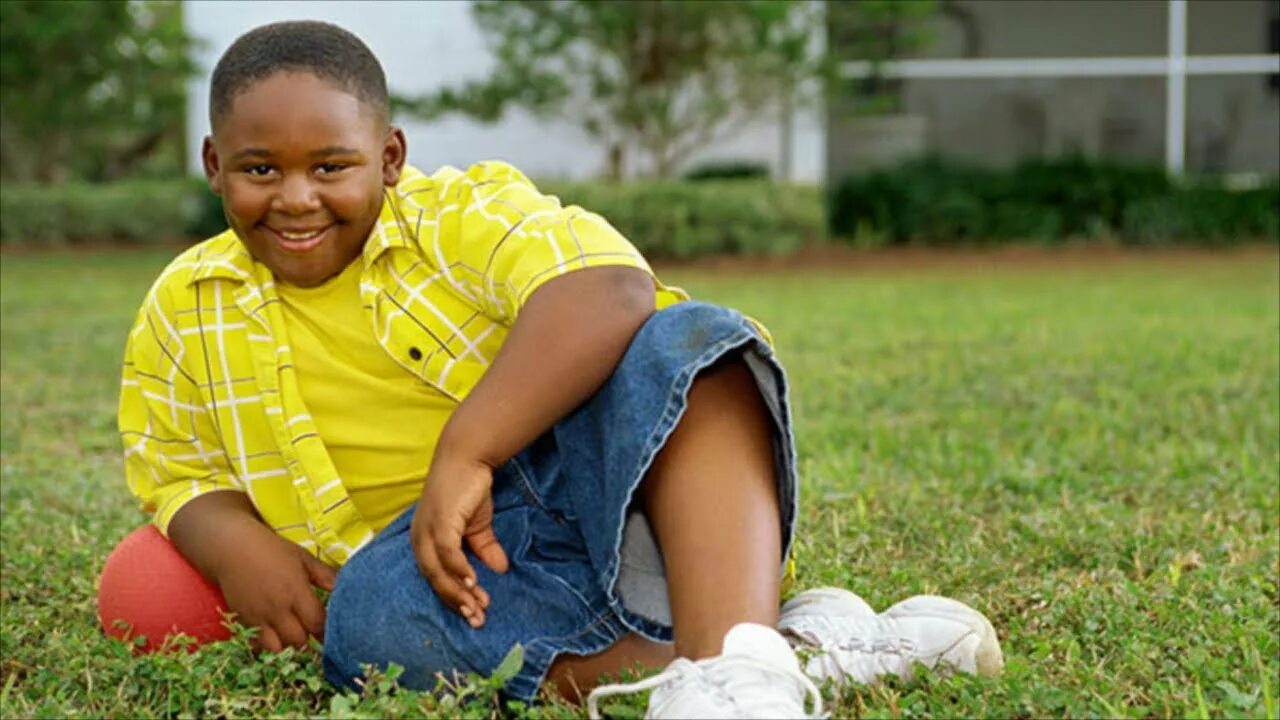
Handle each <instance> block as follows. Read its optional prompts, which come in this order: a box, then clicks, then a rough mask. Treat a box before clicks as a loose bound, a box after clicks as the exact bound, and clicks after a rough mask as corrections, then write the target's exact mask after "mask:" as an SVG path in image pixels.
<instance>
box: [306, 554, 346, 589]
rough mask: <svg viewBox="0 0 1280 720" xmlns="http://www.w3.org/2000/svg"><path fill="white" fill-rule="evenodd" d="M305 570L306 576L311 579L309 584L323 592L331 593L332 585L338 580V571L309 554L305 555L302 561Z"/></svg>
mask: <svg viewBox="0 0 1280 720" xmlns="http://www.w3.org/2000/svg"><path fill="white" fill-rule="evenodd" d="M302 562H303V564H304V565H306V568H307V576H308V577H309V578H310V579H311V584H313V585H315V586H316V587H319V588H323V589H325V590H329V591H332V590H333V586H334V583H336V582H337V580H338V571H337V570H334V569H333V568H331V567H329V566H328V565H326V564H324V563H323V562H321V561H320V560H319V559H318V558H316V557H315V556H314V555H312V554H311V553H307V555H306V559H305V560H303V561H302Z"/></svg>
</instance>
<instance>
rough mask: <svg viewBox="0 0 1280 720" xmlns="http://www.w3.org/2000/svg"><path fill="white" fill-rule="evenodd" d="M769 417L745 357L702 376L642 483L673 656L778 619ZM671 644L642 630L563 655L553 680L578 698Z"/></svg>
mask: <svg viewBox="0 0 1280 720" xmlns="http://www.w3.org/2000/svg"><path fill="white" fill-rule="evenodd" d="M771 423H772V421H771V420H770V418H769V415H768V410H767V409H766V408H765V406H764V402H763V401H762V400H761V398H760V391H759V389H758V388H757V386H756V382H755V379H754V378H753V377H752V376H751V372H750V370H748V369H747V366H746V364H745V363H744V362H743V361H742V360H741V359H733V360H731V361H727V362H723V363H720V364H718V365H716V366H714V367H712V368H710V369H708V370H707V371H705V372H704V373H703V374H701V375H699V376H698V378H697V379H696V380H695V382H694V384H693V388H692V389H691V390H690V393H689V407H688V409H687V410H686V412H685V415H684V417H683V419H681V421H680V424H679V425H678V426H677V427H676V429H675V432H673V433H672V435H671V437H670V439H669V440H668V441H667V444H666V446H665V447H664V448H663V450H662V451H661V452H660V453H658V456H657V458H655V460H654V463H653V466H652V467H651V468H650V470H649V474H648V476H647V477H646V478H645V481H644V483H643V484H642V485H641V499H642V500H643V502H644V504H645V511H646V514H647V515H648V520H649V525H650V526H651V527H652V528H653V532H654V534H655V536H656V538H657V541H658V545H659V547H661V548H662V555H663V560H664V563H665V569H666V575H667V586H668V595H669V599H670V603H671V615H672V620H673V623H674V629H675V640H676V642H675V648H674V655H675V656H683V657H688V658H693V659H697V658H702V657H709V656H712V655H718V654H720V650H721V644H722V642H723V640H724V636H725V634H726V633H727V632H728V631H729V629H730V628H731V627H733V626H734V625H736V624H737V623H740V622H757V623H760V624H762V625H768V626H770V627H772V626H774V625H776V624H777V621H778V583H779V577H778V571H779V568H780V567H781V565H782V530H781V528H780V526H779V525H780V524H779V513H778V491H777V481H776V479H775V478H774V465H773V436H772V425H771ZM672 656H673V653H672V649H671V648H669V647H667V646H662V645H659V644H657V643H652V642H649V641H647V640H644V639H642V638H639V637H637V636H628V637H627V638H624V639H623V640H622V641H620V642H618V643H617V644H616V645H614V646H613V647H611V648H609V649H608V650H605V651H604V652H601V653H599V654H597V655H592V656H589V657H571V656H561V657H560V658H559V659H557V660H556V662H555V663H554V664H552V666H551V672H550V673H549V675H548V679H549V680H550V681H551V682H554V683H556V685H557V686H558V687H559V688H560V689H561V691H562V692H565V690H569V691H570V692H566V693H565V694H566V696H568V697H570V698H572V697H574V696H575V695H576V694H577V693H576V692H574V691H573V689H574V688H576V689H577V690H578V691H582V692H585V691H586V690H589V689H590V688H591V687H592V686H594V685H595V682H596V679H597V678H598V677H599V676H600V675H602V674H616V673H617V672H618V671H620V670H623V669H626V668H630V667H633V666H634V665H635V664H636V663H640V664H642V665H647V666H650V667H660V666H662V665H664V664H665V663H666V662H668V661H669V660H670V659H671V657H672Z"/></svg>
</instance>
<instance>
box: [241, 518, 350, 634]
mask: <svg viewBox="0 0 1280 720" xmlns="http://www.w3.org/2000/svg"><path fill="white" fill-rule="evenodd" d="M262 528H263V530H265V531H266V532H265V533H260V534H256V535H257V537H255V538H254V539H253V543H252V544H249V543H248V542H246V543H245V548H244V551H243V552H242V553H240V554H239V556H238V557H237V558H236V559H235V560H234V561H232V562H228V563H226V564H225V565H224V566H223V568H222V569H221V572H219V574H218V583H219V585H221V586H222V594H223V596H224V597H225V598H226V600H227V606H228V608H229V609H231V610H232V611H234V612H235V613H236V615H237V616H238V619H239V621H240V623H241V624H242V625H245V626H249V627H256V628H258V631H259V632H258V636H257V637H256V638H255V639H254V645H255V646H256V647H257V648H258V649H261V650H267V651H270V652H279V651H281V650H283V649H284V648H286V647H294V648H298V649H303V648H305V647H306V646H307V638H308V636H314V637H316V638H318V639H321V640H323V639H324V619H325V613H324V604H323V603H322V602H320V598H318V597H316V594H315V592H313V591H312V589H311V586H312V585H315V586H316V587H320V588H323V589H325V590H333V585H334V581H335V580H336V578H337V571H335V570H334V569H333V568H331V567H329V566H328V565H325V564H324V563H323V562H321V561H319V560H317V559H316V558H315V557H313V556H312V555H311V554H310V553H308V552H307V551H306V550H304V549H302V548H301V547H300V546H298V545H296V544H294V543H292V542H289V541H288V540H285V539H284V538H282V537H280V536H278V535H276V534H275V533H274V532H272V531H271V530H270V528H267V527H265V526H262Z"/></svg>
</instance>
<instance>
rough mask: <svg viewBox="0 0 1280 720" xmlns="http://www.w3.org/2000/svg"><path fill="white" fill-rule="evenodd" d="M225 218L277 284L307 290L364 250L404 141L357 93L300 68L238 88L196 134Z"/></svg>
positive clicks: (397, 174) (395, 176)
mask: <svg viewBox="0 0 1280 720" xmlns="http://www.w3.org/2000/svg"><path fill="white" fill-rule="evenodd" d="M203 155H204V166H205V174H206V175H207V176H208V178H209V186H210V187H211V188H212V189H213V192H214V193H216V194H218V195H220V196H222V206H223V208H224V210H225V212H226V215H227V222H228V223H230V225H231V228H232V229H233V230H235V232H236V234H237V235H239V236H240V239H241V240H242V241H243V242H244V243H245V245H246V246H248V248H249V251H250V252H251V253H253V256H254V257H255V258H257V259H258V261H259V262H262V263H263V264H265V265H266V266H267V267H269V268H271V271H272V272H273V273H275V276H276V278H277V279H278V280H280V281H283V282H287V283H289V284H291V285H296V286H299V287H313V286H316V285H319V284H321V283H323V282H324V281H325V280H328V279H329V278H331V277H333V276H334V275H337V274H338V273H339V272H341V271H342V269H343V268H345V267H346V266H347V265H349V264H351V262H352V261H353V260H355V259H356V257H358V256H359V255H360V253H361V251H362V250H363V249H364V243H365V240H366V239H367V238H368V237H369V232H370V231H371V230H372V229H373V225H374V223H375V222H377V219H378V213H379V211H380V210H381V208H382V192H383V187H384V186H392V185H395V183H396V182H397V181H398V180H399V178H400V170H401V169H402V168H403V167H404V160H405V139H404V133H403V132H401V130H400V129H399V128H394V127H393V128H388V127H387V126H386V124H385V123H384V122H383V121H382V120H381V118H379V117H378V116H377V114H376V113H375V112H374V111H373V110H372V109H371V108H369V107H368V106H366V105H365V104H364V103H363V102H361V101H360V99H359V98H358V97H356V96H355V95H352V94H350V93H348V92H346V91H345V90H343V89H342V88H340V87H338V86H337V85H335V84H334V83H331V82H329V81H327V80H323V79H321V78H319V77H317V76H316V75H314V74H312V73H309V72H293V71H280V72H277V73H275V74H273V75H270V76H268V77H266V78H265V79H263V80H259V81H257V82H255V83H253V84H252V85H251V86H249V87H248V88H247V89H245V90H243V91H242V92H241V93H240V94H239V95H237V96H236V97H235V98H234V100H233V101H232V104H231V108H230V109H229V110H228V111H227V112H226V114H225V115H224V116H223V117H222V118H220V119H219V121H218V123H217V125H216V126H215V127H214V128H213V135H212V136H211V137H206V138H205V140H204V148H203Z"/></svg>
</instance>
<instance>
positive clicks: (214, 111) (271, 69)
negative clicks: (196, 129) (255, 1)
mask: <svg viewBox="0 0 1280 720" xmlns="http://www.w3.org/2000/svg"><path fill="white" fill-rule="evenodd" d="M280 70H297V71H305V72H310V73H313V74H314V75H316V76H317V77H319V78H322V79H325V80H329V81H331V82H334V83H337V84H338V85H340V86H341V87H342V88H343V89H344V90H346V91H347V92H350V93H351V94H352V95H355V96H356V97H357V98H359V99H360V101H361V102H363V103H365V104H367V105H368V106H369V107H371V108H372V109H373V110H374V112H376V113H377V114H378V117H379V118H381V119H382V121H383V122H387V121H389V119H390V114H391V104H390V101H389V100H388V99H387V76H386V74H385V73H384V72H383V71H382V64H381V63H379V62H378V58H377V57H375V56H374V54H373V51H372V50H370V49H369V46H367V45H365V44H364V42H362V41H361V40H360V38H358V37H356V36H355V35H354V34H352V33H351V32H348V31H347V30H344V29H342V28H340V27H338V26H337V25H333V24H330V23H326V22H319V21H315V20H295V21H288V22H278V23H271V24H270V25H263V26H261V27H257V28H254V29H253V30H250V31H249V32H247V33H245V34H243V35H241V36H240V37H238V38H236V41H235V42H233V43H231V47H229V48H227V51H226V52H224V53H223V54H222V57H221V58H220V59H219V60H218V64H217V65H216V66H214V68H213V78H212V82H211V86H210V88H209V124H210V125H211V126H216V125H217V122H218V120H220V119H221V118H223V117H225V116H226V114H227V112H228V111H230V110H231V103H232V101H234V100H235V97H236V95H238V94H240V93H241V92H243V91H244V90H245V89H246V88H248V87H249V86H250V85H252V84H253V83H255V82H257V81H258V80H262V79H265V78H266V77H267V76H269V75H271V74H272V73H275V72H277V71H280Z"/></svg>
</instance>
